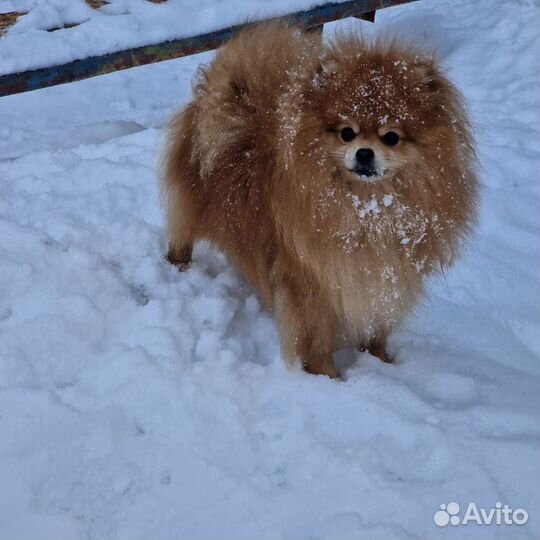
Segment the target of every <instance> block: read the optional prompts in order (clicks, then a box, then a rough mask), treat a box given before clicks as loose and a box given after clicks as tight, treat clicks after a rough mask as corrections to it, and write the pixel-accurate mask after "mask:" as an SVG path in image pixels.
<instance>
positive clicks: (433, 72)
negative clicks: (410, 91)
mask: <svg viewBox="0 0 540 540" xmlns="http://www.w3.org/2000/svg"><path fill="white" fill-rule="evenodd" d="M412 73H413V76H414V77H416V80H417V81H418V83H420V84H421V85H422V86H424V87H425V88H427V89H428V90H430V91H432V92H436V91H437V90H439V88H440V86H441V84H440V83H441V75H440V71H439V68H438V67H437V61H436V60H435V58H433V57H417V58H415V61H414V64H413V67H412Z"/></svg>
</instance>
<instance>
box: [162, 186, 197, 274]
mask: <svg viewBox="0 0 540 540" xmlns="http://www.w3.org/2000/svg"><path fill="white" fill-rule="evenodd" d="M167 232H168V236H169V250H168V253H167V257H166V258H167V260H168V261H169V262H170V263H171V264H174V265H175V266H176V267H177V268H178V270H180V271H181V272H184V271H185V270H187V269H188V268H189V266H190V264H191V255H192V253H193V242H194V240H195V237H194V232H195V222H194V216H193V208H191V207H190V205H189V203H188V200H187V198H184V197H183V196H182V193H181V192H180V190H179V189H178V187H175V188H174V189H172V190H169V193H168V200H167Z"/></svg>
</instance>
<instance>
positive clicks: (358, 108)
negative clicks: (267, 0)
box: [300, 36, 470, 183]
mask: <svg viewBox="0 0 540 540" xmlns="http://www.w3.org/2000/svg"><path fill="white" fill-rule="evenodd" d="M303 115H304V116H303V118H302V129H301V130H300V136H301V137H302V138H303V139H304V141H303V144H304V145H308V146H310V149H309V150H308V153H309V152H311V153H312V155H313V156H314V157H315V158H316V159H319V160H320V159H321V157H320V152H322V153H323V154H324V158H325V159H326V158H327V159H328V161H329V162H330V163H332V164H333V165H334V166H335V168H336V169H337V171H338V172H339V174H340V175H341V176H342V177H343V178H344V179H345V180H347V181H351V182H364V183H375V182H377V181H379V180H381V179H384V178H392V177H395V176H396V175H400V174H407V173H411V172H412V171H414V170H417V169H418V168H419V167H420V168H422V167H423V166H424V165H425V163H426V162H429V167H430V169H433V168H437V167H439V168H440V167H444V164H448V163H449V161H456V160H459V159H467V158H466V156H461V157H460V156H459V155H456V152H455V149H456V148H459V147H460V146H461V145H464V146H469V147H470V141H469V140H468V131H467V125H466V120H465V118H464V114H463V112H462V109H461V102H460V98H459V95H458V93H457V91H456V90H455V89H454V87H453V86H452V85H451V83H449V82H448V81H447V80H446V78H445V77H444V76H443V74H442V73H441V72H440V70H439V69H438V67H437V65H436V63H435V61H434V60H433V59H432V58H430V57H427V56H426V55H425V54H424V55H422V54H420V53H417V52H415V51H411V50H410V49H408V48H407V47H406V46H404V45H400V44H399V43H396V42H387V43H382V42H375V43H366V42H364V41H363V40H362V39H361V38H359V37H356V36H344V37H341V38H338V39H337V40H336V41H335V42H334V43H333V44H330V45H329V46H328V47H327V48H326V49H325V53H324V56H323V58H322V61H321V65H320V67H319V69H318V71H317V73H316V75H315V77H314V78H313V80H312V81H310V85H309V89H308V90H307V92H306V93H305V94H304V108H303ZM309 138H311V139H313V140H314V141H315V144H311V142H310V141H308V140H307V139H309ZM317 145H318V146H319V149H318V151H316V149H315V147H316V146H317ZM456 165H457V166H458V168H459V164H456ZM465 166H466V165H465Z"/></svg>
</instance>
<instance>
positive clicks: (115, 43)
mask: <svg viewBox="0 0 540 540" xmlns="http://www.w3.org/2000/svg"><path fill="white" fill-rule="evenodd" d="M344 1H345V0H337V1H336V3H339V2H344ZM324 3H327V2H325V0H294V2H292V1H291V0H256V1H254V2H249V1H246V0H198V1H197V2H194V1H193V0H168V1H167V2H165V3H162V4H154V3H151V2H148V1H147V0H109V3H108V4H105V5H104V6H103V7H101V8H100V9H98V10H96V9H92V8H91V7H89V6H88V4H86V2H85V0H17V1H15V0H2V1H0V13H5V12H9V11H16V12H18V13H26V15H24V16H23V17H20V18H19V19H18V20H17V22H16V23H15V24H14V25H13V26H12V27H10V28H9V30H8V31H7V33H6V36H5V37H3V38H2V39H1V40H0V75H4V74H7V73H17V72H20V71H25V70H28V69H37V68H41V67H46V66H51V65H56V64H63V63H65V62H70V61H72V60H78V59H81V58H86V57H88V56H97V55H102V54H106V53H110V52H115V51H118V50H124V49H130V48H132V47H138V46H143V45H151V44H154V43H160V42H162V41H167V40H172V39H178V38H184V37H191V36H196V35H199V34H203V33H207V32H212V31H214V30H221V29H223V28H227V27H229V26H232V25H235V24H241V23H243V22H245V21H247V20H263V19H266V18H269V17H278V16H282V15H288V14H290V13H292V12H295V11H301V10H306V9H310V8H312V7H315V6H318V5H321V4H324ZM74 24H75V25H76V26H73V25H74ZM51 30H53V31H51Z"/></svg>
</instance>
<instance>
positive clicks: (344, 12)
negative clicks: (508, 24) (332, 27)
mask: <svg viewBox="0 0 540 540" xmlns="http://www.w3.org/2000/svg"><path fill="white" fill-rule="evenodd" d="M412 1H414V0H349V1H346V2H341V3H335V2H333V3H327V4H323V5H321V6H318V7H315V8H313V9H310V10H306V11H299V12H297V13H293V14H291V15H287V16H284V17H277V19H278V20H284V21H288V22H290V23H292V24H297V25H299V26H302V27H304V28H312V27H314V26H321V25H323V24H324V23H327V22H331V21H336V20H339V19H344V18H346V17H358V16H361V15H363V14H364V13H369V12H374V11H375V10H377V9H382V8H386V7H390V6H395V5H398V4H404V3H407V2H412ZM243 26H244V25H241V24H240V25H236V26H231V27H229V28H224V29H222V30H217V31H215V32H209V33H207V34H202V35H199V36H193V37H187V38H182V39H175V40H171V41H165V42H163V43H158V44H155V45H146V46H143V47H135V48H133V49H127V50H123V51H118V52H114V53H109V54H105V55H102V56H90V57H88V58H84V59H81V60H75V61H73V62H68V63H67V64H61V65H56V66H49V67H44V68H41V69H34V70H31V71H24V72H21V73H11V74H8V75H3V76H0V97H2V96H7V95H9V94H17V93H20V92H28V91H30V90H37V89H38V88H46V87H48V86H54V85H57V84H64V83H68V82H74V81H80V80H82V79H87V78H89V77H95V76H97V75H103V74H105V73H111V72H113V71H119V70H122V69H128V68H131V67H135V66H142V65H145V64H150V63H152V62H161V61H163V60H171V59H172V58H179V57H181V56H188V55H191V54H195V53H199V52H203V51H208V50H211V49H215V48H217V47H219V46H220V45H221V44H222V43H224V42H225V41H227V40H228V39H230V38H231V37H232V36H233V35H234V34H236V33H237V32H238V31H239V30H240V29H241V28H242V27H243Z"/></svg>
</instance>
